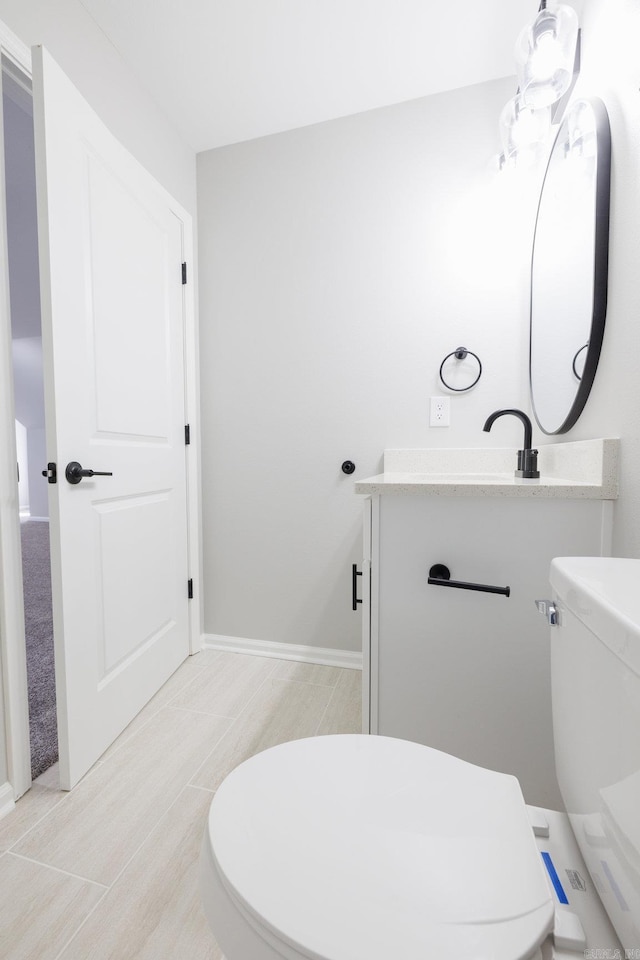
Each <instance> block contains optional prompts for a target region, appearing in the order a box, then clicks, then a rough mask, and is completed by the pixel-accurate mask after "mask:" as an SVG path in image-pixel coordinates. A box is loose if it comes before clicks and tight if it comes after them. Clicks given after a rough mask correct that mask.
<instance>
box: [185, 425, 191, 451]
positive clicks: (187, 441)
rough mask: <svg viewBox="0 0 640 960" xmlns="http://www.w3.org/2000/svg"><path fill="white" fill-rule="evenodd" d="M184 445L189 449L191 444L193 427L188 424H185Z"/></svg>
mask: <svg viewBox="0 0 640 960" xmlns="http://www.w3.org/2000/svg"><path fill="white" fill-rule="evenodd" d="M184 443H185V446H187V447H188V446H189V444H190V443H191V427H190V426H189V424H188V423H185V425H184Z"/></svg>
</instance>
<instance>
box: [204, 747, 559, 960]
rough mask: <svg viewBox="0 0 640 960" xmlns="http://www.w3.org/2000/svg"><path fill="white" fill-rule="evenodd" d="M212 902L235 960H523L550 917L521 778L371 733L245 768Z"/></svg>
mask: <svg viewBox="0 0 640 960" xmlns="http://www.w3.org/2000/svg"><path fill="white" fill-rule="evenodd" d="M202 894H203V902H204V904H205V909H206V911H207V914H208V916H209V920H210V923H211V925H212V928H213V930H214V933H215V934H216V935H217V936H218V940H219V942H220V945H221V947H222V949H223V950H224V952H225V955H226V956H227V960H236V958H238V960H248V958H251V960H280V958H283V957H284V958H286V960H302V958H304V960H362V958H363V957H366V958H367V960H389V958H390V957H394V956H395V957H403V958H405V957H406V958H413V957H416V958H418V957H436V956H437V957H438V958H439V960H447V958H451V960H453V958H455V960H472V958H473V960H477V958H478V957H482V956H491V958H492V960H520V958H525V957H529V956H530V955H531V954H532V953H533V952H534V950H535V948H536V947H537V946H538V945H539V944H540V943H541V942H542V941H543V940H544V938H545V937H546V936H547V934H548V933H549V932H550V931H551V929H552V926H553V914H554V908H553V902H552V899H551V894H550V892H549V888H548V884H547V881H546V877H545V874H544V867H543V865H542V862H541V859H540V856H539V853H538V850H537V847H536V845H535V841H534V838H533V834H532V832H531V827H530V825H529V821H528V818H527V815H526V811H525V805H524V800H523V798H522V794H521V792H520V787H519V784H518V782H517V780H516V779H515V778H514V777H511V776H507V775H505V774H501V773H496V772H494V771H490V770H484V769H482V768H480V767H476V766H473V765H472V764H468V763H466V762H464V761H462V760H458V759H456V758H455V757H451V756H449V755H447V754H444V753H441V752H439V751H437V750H433V749H431V748H429V747H425V746H422V745H420V744H415V743H410V742H408V741H404V740H394V739H391V738H387V737H375V736H371V737H370V736H362V735H353V736H335V737H317V738H312V739H308V740H297V741H293V742H290V743H286V744H282V745H281V746H278V747H274V748H272V749H270V750H267V751H265V752H263V753H260V754H257V755H256V756H254V757H252V758H251V759H250V760H248V761H246V762H245V763H243V764H241V765H240V766H239V767H238V768H236V770H234V771H233V773H231V774H230V775H229V777H227V779H226V780H225V782H224V783H223V784H222V786H221V787H220V788H219V790H218V792H217V793H216V796H215V798H214V800H213V803H212V805H211V811H210V815H209V821H208V829H207V831H206V833H205V839H204V855H203V858H202Z"/></svg>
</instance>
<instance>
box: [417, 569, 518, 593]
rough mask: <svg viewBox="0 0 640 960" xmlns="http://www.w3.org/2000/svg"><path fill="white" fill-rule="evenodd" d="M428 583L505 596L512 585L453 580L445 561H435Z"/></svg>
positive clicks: (509, 591)
mask: <svg viewBox="0 0 640 960" xmlns="http://www.w3.org/2000/svg"><path fill="white" fill-rule="evenodd" d="M427 583H430V584H432V585H433V586H435V587H456V589H458V590H477V591H478V592H479V593H499V594H501V595H502V596H503V597H508V596H510V595H511V587H492V586H489V584H487V583H466V582H465V581H464V580H452V579H451V571H450V570H449V567H445V565H444V563H434V565H433V566H432V567H431V569H430V570H429V579H428V580H427Z"/></svg>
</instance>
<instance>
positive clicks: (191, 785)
mask: <svg viewBox="0 0 640 960" xmlns="http://www.w3.org/2000/svg"><path fill="white" fill-rule="evenodd" d="M187 787H188V788H189V789H190V790H204V792H205V793H210V794H211V796H213V795H214V794H215V790H211V789H209V787H202V786H201V785H200V784H199V783H187V784H186V785H185V790H186V789H187Z"/></svg>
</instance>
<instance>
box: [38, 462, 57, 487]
mask: <svg viewBox="0 0 640 960" xmlns="http://www.w3.org/2000/svg"><path fill="white" fill-rule="evenodd" d="M42 476H43V477H46V478H47V483H57V482H58V471H57V469H56V465H55V463H48V464H47V469H46V470H43V471H42Z"/></svg>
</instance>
